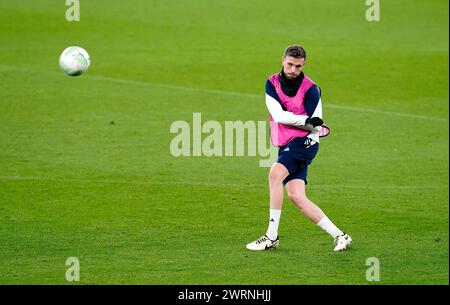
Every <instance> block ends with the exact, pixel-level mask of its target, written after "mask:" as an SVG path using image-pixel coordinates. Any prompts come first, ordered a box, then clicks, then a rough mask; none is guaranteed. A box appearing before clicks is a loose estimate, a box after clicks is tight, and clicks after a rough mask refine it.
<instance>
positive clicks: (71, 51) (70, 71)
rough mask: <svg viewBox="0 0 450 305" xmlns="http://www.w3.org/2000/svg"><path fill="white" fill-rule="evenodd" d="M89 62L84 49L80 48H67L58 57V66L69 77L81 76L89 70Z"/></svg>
mask: <svg viewBox="0 0 450 305" xmlns="http://www.w3.org/2000/svg"><path fill="white" fill-rule="evenodd" d="M90 64H91V60H90V59H89V54H88V52H86V50H85V49H83V48H80V47H68V48H66V49H65V50H64V51H63V52H62V53H61V56H60V57H59V66H60V67H61V69H62V70H63V71H64V73H66V74H67V75H70V76H77V75H81V74H83V73H84V72H86V70H87V69H88V68H89V65H90Z"/></svg>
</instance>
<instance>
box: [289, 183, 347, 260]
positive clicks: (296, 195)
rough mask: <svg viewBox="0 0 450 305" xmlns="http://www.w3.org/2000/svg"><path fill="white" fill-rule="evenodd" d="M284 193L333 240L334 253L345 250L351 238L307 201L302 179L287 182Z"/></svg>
mask: <svg viewBox="0 0 450 305" xmlns="http://www.w3.org/2000/svg"><path fill="white" fill-rule="evenodd" d="M286 191H287V194H288V197H289V199H290V200H291V201H292V202H293V203H294V204H295V205H296V206H297V207H298V208H299V210H300V211H301V212H302V213H303V214H304V215H305V216H306V217H308V218H309V219H310V220H311V221H313V222H314V223H315V224H317V225H318V226H319V227H321V228H322V229H323V230H325V231H326V232H327V233H328V234H330V235H331V236H332V237H333V238H334V243H335V248H334V251H343V250H346V249H347V246H348V245H350V244H351V242H352V239H351V237H350V236H348V234H346V233H344V232H342V231H341V230H340V229H339V228H338V227H336V225H335V224H333V223H332V222H331V220H330V219H329V218H328V217H327V216H326V215H325V213H324V212H323V211H322V210H321V209H320V208H319V207H318V206H317V205H316V204H315V203H314V202H312V201H311V200H309V199H308V197H307V196H306V191H305V181H304V180H303V179H293V180H290V181H288V182H287V183H286Z"/></svg>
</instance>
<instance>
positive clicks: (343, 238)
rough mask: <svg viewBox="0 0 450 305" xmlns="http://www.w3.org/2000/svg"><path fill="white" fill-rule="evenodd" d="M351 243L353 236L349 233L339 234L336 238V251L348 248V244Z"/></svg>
mask: <svg viewBox="0 0 450 305" xmlns="http://www.w3.org/2000/svg"><path fill="white" fill-rule="evenodd" d="M351 243H352V238H351V237H350V236H349V235H348V234H347V233H344V234H342V235H339V236H338V237H336V238H335V239H334V246H335V247H334V251H336V252H337V251H345V250H347V246H348V245H350V244H351Z"/></svg>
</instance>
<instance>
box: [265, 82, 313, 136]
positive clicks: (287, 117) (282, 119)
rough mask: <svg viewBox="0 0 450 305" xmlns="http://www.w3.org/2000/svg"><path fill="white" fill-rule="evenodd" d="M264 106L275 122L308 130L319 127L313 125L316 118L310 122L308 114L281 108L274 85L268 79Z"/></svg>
mask: <svg viewBox="0 0 450 305" xmlns="http://www.w3.org/2000/svg"><path fill="white" fill-rule="evenodd" d="M266 106H267V109H268V110H269V112H270V115H271V116H272V119H273V120H274V121H275V122H277V123H280V124H285V125H290V126H295V127H298V128H302V129H307V130H310V131H318V128H319V127H316V126H318V125H319V124H317V125H316V126H314V125H315V124H312V123H317V120H313V122H311V119H312V118H311V117H309V116H308V115H298V114H294V113H292V112H289V111H287V110H286V109H283V106H282V104H281V101H280V98H279V97H278V94H277V93H276V90H275V87H274V86H273V85H272V83H271V82H270V81H269V80H267V82H266ZM320 125H321V124H320Z"/></svg>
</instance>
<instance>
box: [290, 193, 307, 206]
mask: <svg viewBox="0 0 450 305" xmlns="http://www.w3.org/2000/svg"><path fill="white" fill-rule="evenodd" d="M288 197H289V199H290V200H291V201H292V202H293V203H294V204H295V205H296V206H297V207H298V208H299V209H302V208H303V207H304V206H305V205H306V204H307V202H308V199H307V198H306V196H304V195H302V194H300V193H298V192H288Z"/></svg>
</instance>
